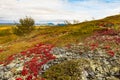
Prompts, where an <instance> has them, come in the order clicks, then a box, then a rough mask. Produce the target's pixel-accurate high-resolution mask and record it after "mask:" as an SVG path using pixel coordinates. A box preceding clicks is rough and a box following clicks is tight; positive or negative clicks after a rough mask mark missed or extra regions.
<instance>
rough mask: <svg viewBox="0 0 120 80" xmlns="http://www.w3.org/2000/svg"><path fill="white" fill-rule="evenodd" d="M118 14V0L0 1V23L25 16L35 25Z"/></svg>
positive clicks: (119, 11)
mask: <svg viewBox="0 0 120 80" xmlns="http://www.w3.org/2000/svg"><path fill="white" fill-rule="evenodd" d="M119 13H120V0H0V23H9V22H18V21H19V19H20V18H24V17H25V16H28V17H32V18H33V19H34V20H35V21H36V23H45V22H53V23H60V22H63V21H65V20H68V21H73V20H79V21H80V22H82V21H85V20H92V19H93V18H94V19H101V18H104V17H106V16H110V15H116V14H119Z"/></svg>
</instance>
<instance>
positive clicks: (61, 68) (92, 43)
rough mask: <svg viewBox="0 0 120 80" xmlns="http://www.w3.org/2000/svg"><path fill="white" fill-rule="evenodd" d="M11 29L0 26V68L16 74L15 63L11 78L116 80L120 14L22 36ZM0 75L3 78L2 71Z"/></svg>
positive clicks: (40, 29)
mask: <svg viewBox="0 0 120 80" xmlns="http://www.w3.org/2000/svg"><path fill="white" fill-rule="evenodd" d="M12 27H14V26H11V27H10V26H9V27H7V26H2V27H0V62H1V65H0V66H3V65H4V66H8V67H9V68H10V70H12V69H13V67H15V71H17V70H18V68H17V66H16V65H17V64H18V65H19V66H18V67H19V68H20V69H19V70H18V71H17V73H15V75H14V71H13V72H10V73H11V74H12V77H13V76H14V78H18V77H21V76H20V75H22V77H23V76H25V77H27V76H28V75H27V72H29V73H31V74H32V75H31V76H33V75H34V77H32V78H35V77H36V76H39V77H38V78H40V79H39V80H44V79H41V77H44V78H45V79H47V80H86V79H88V80H99V79H100V78H101V79H102V80H103V79H105V78H104V77H106V76H107V78H106V80H110V79H111V80H119V79H120V78H119V76H120V64H119V61H120V52H119V51H120V15H114V16H110V17H106V18H104V19H100V20H93V21H86V22H82V23H79V24H73V25H66V26H54V27H50V26H46V27H41V26H36V30H35V31H33V32H32V33H30V34H28V35H26V36H16V35H14V34H13V32H12ZM80 58H81V59H80ZM76 59H77V60H76ZM104 60H105V61H106V62H105V63H104ZM41 61H43V62H41ZM27 62H28V64H26V63H27ZM62 62H63V63H62ZM81 63H83V64H81ZM114 63H116V64H114ZM12 64H13V65H14V66H13V65H12ZM68 64H70V66H67V65H68ZM85 64H86V65H85ZM32 65H35V66H32ZM38 65H39V66H38ZM46 65H47V66H46ZM54 65H55V66H54ZM73 65H74V66H73ZM102 65H103V66H105V67H104V69H103V66H102ZM113 65H114V66H113ZM23 66H24V67H25V71H24V70H22V69H23ZM29 66H31V67H29ZM51 66H52V67H51ZM98 66H99V68H97V67H98ZM36 67H37V68H36ZM38 67H40V73H39V74H38V70H39V68H38ZM74 67H75V68H74ZM89 67H90V68H89ZM108 67H109V68H108ZM0 68H1V69H2V68H4V67H0ZM21 68H22V69H21ZM35 68H36V69H35ZM48 68H49V69H48ZM96 68H97V69H98V71H96V70H95V69H96ZM1 69H0V70H1ZM4 69H7V68H4ZM26 69H27V70H28V71H27V72H26ZM34 69H35V70H36V71H34ZM68 69H69V70H68ZM89 69H90V70H89ZM7 70H8V71H7V72H9V69H7ZM21 70H22V71H23V73H22V74H20V72H21ZM76 70H78V71H79V72H80V73H79V72H77V71H76ZM109 70H111V71H109ZM2 71H3V70H2ZM42 71H43V73H42ZM69 71H71V72H69ZM81 71H84V72H83V73H86V74H85V75H84V74H82V73H81ZM32 72H33V73H32ZM51 73H55V74H53V75H52V74H51ZM1 74H4V75H5V73H4V71H3V73H1ZM6 74H7V73H6ZM64 74H65V75H64ZM79 75H82V76H79ZM9 76H11V75H9ZM31 76H30V75H29V77H30V78H31ZM78 76H79V78H78ZM4 78H5V76H4ZM0 79H1V75H0ZM7 79H8V78H7ZM16 80H22V79H16ZM28 80H29V79H28ZM30 80H32V79H30Z"/></svg>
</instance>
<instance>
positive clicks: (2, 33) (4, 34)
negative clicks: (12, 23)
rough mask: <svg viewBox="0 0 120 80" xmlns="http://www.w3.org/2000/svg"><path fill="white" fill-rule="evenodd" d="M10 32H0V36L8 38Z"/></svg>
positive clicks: (7, 30)
mask: <svg viewBox="0 0 120 80" xmlns="http://www.w3.org/2000/svg"><path fill="white" fill-rule="evenodd" d="M10 34H11V33H10V30H9V29H6V30H0V36H8V35H10Z"/></svg>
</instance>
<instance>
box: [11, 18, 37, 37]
mask: <svg viewBox="0 0 120 80" xmlns="http://www.w3.org/2000/svg"><path fill="white" fill-rule="evenodd" d="M34 24H35V22H34V20H33V19H32V18H29V17H26V18H24V19H20V20H19V24H16V27H14V28H13V32H14V34H16V35H25V34H28V33H30V32H31V31H33V30H34Z"/></svg>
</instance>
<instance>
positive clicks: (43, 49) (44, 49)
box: [0, 43, 56, 80]
mask: <svg viewBox="0 0 120 80" xmlns="http://www.w3.org/2000/svg"><path fill="white" fill-rule="evenodd" d="M53 47H54V46H53V45H50V44H42V43H39V44H37V45H35V46H34V47H32V48H29V49H27V50H25V51H22V52H20V54H17V55H11V56H9V57H8V58H7V59H6V60H5V61H4V62H0V64H4V66H5V65H7V64H9V63H10V62H12V61H13V60H15V59H16V57H20V60H25V59H26V58H29V59H30V60H29V61H26V62H25V63H24V66H23V70H22V71H21V74H20V75H21V77H18V78H16V80H37V78H38V77H40V74H39V72H40V71H41V70H42V66H43V65H44V64H46V63H47V62H49V61H50V60H53V59H55V58H56V57H55V56H54V55H53V54H51V53H50V51H51V49H52V48H53ZM21 56H22V57H21ZM23 76H24V78H23ZM39 80H45V79H44V78H40V79H39Z"/></svg>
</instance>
